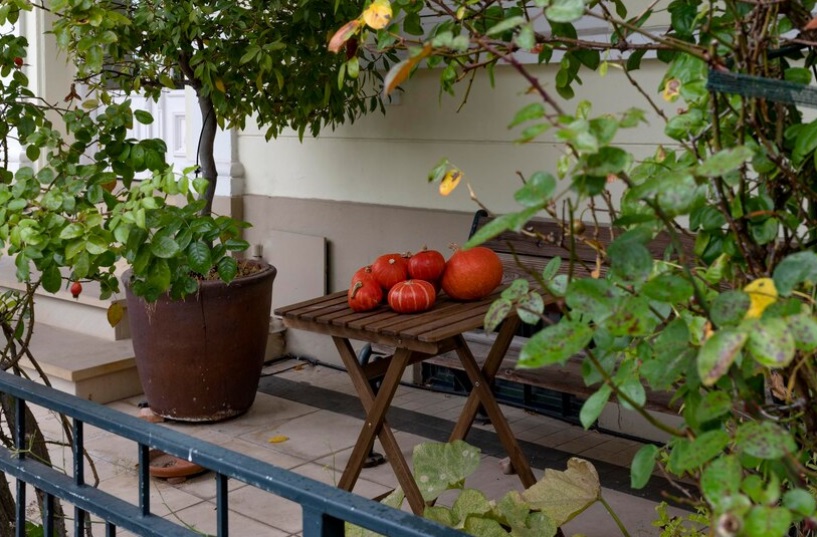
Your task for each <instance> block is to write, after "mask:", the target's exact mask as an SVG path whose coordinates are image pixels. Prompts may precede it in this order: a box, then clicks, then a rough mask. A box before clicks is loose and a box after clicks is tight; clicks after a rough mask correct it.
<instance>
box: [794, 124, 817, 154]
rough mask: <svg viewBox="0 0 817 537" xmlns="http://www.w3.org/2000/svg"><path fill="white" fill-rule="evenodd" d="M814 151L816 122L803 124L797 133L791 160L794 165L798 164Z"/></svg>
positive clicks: (816, 134) (816, 137)
mask: <svg viewBox="0 0 817 537" xmlns="http://www.w3.org/2000/svg"><path fill="white" fill-rule="evenodd" d="M815 149H817V120H815V121H812V122H811V123H803V124H802V126H801V128H800V129H799V130H798V131H797V137H796V138H795V141H794V150H793V151H792V160H794V162H795V164H800V163H802V162H803V161H804V160H805V159H806V158H807V157H808V156H809V155H811V154H812V153H814V150H815Z"/></svg>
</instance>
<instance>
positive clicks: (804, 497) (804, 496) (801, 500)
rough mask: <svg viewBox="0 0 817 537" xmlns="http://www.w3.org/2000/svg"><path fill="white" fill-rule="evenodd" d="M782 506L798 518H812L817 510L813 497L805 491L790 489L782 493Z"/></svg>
mask: <svg viewBox="0 0 817 537" xmlns="http://www.w3.org/2000/svg"><path fill="white" fill-rule="evenodd" d="M783 506H784V507H786V509H789V510H791V511H793V512H795V513H797V514H798V515H800V516H813V515H814V511H815V510H817V502H815V499H814V496H812V495H811V493H810V492H809V491H807V490H803V489H792V490H787V491H786V492H784V493H783Z"/></svg>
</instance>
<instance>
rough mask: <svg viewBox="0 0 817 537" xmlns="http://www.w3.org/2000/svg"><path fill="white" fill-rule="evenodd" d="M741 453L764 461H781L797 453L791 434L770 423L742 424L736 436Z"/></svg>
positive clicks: (752, 422)
mask: <svg viewBox="0 0 817 537" xmlns="http://www.w3.org/2000/svg"><path fill="white" fill-rule="evenodd" d="M735 444H736V445H737V447H738V449H740V450H741V452H743V453H746V454H747V455H751V456H752V457H757V458H758V459H763V460H773V459H780V458H782V457H785V456H787V455H790V454H792V453H796V452H797V444H795V443H794V440H793V439H792V437H791V434H789V432H788V431H787V430H785V429H783V428H782V427H780V426H779V425H777V424H775V423H772V422H770V421H761V422H757V421H750V422H746V423H742V424H741V425H740V426H739V427H738V431H737V434H736V435H735Z"/></svg>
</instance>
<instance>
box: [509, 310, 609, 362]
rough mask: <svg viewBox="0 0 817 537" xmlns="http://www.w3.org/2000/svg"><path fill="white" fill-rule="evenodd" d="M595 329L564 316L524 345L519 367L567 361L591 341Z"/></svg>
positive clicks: (520, 354)
mask: <svg viewBox="0 0 817 537" xmlns="http://www.w3.org/2000/svg"><path fill="white" fill-rule="evenodd" d="M592 337H593V330H592V329H591V328H590V327H589V326H587V325H586V324H582V323H579V322H575V321H570V320H569V319H567V318H563V319H562V320H561V321H560V322H558V323H557V324H553V325H550V326H548V327H546V328H545V329H543V330H540V331H539V332H537V333H536V335H534V336H533V337H532V338H530V340H529V341H528V342H527V343H526V344H525V346H524V347H522V350H521V351H520V353H519V361H518V362H517V367H520V368H532V367H542V366H545V365H550V364H555V363H560V362H564V361H566V360H567V359H568V358H570V357H571V356H574V355H575V354H577V353H579V352H581V351H582V350H583V349H584V348H585V346H586V345H587V344H588V343H590V340H591V339H592Z"/></svg>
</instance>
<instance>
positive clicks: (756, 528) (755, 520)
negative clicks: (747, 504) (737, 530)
mask: <svg viewBox="0 0 817 537" xmlns="http://www.w3.org/2000/svg"><path fill="white" fill-rule="evenodd" d="M791 522H792V519H791V513H790V512H789V510H788V509H784V508H781V507H771V506H767V505H755V506H753V507H752V510H751V511H749V514H748V516H746V517H745V518H744V520H743V523H744V528H743V532H742V534H743V535H746V537H773V536H781V537H783V536H785V535H788V534H789V527H790V526H791Z"/></svg>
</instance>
